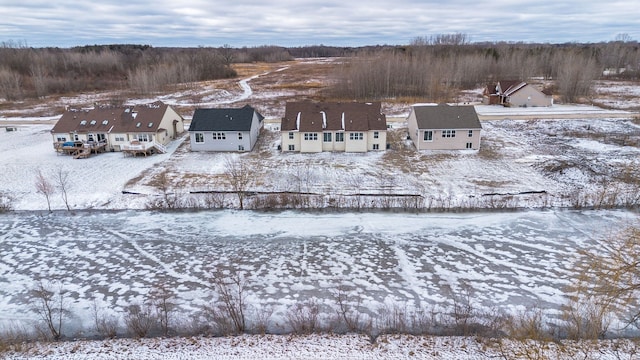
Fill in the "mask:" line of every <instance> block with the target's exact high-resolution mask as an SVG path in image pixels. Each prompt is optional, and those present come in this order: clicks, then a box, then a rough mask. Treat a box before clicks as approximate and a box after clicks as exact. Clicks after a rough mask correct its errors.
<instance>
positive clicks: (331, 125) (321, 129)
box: [280, 101, 387, 152]
mask: <svg viewBox="0 0 640 360" xmlns="http://www.w3.org/2000/svg"><path fill="white" fill-rule="evenodd" d="M380 108H381V104H380V103H379V102H376V103H355V102H354V103H337V102H325V103H314V102H310V101H303V102H288V103H287V105H286V109H285V116H284V117H283V118H282V121H281V124H280V130H281V147H282V151H283V152H294V151H295V152H322V151H344V152H367V151H382V150H384V149H386V146H387V119H386V116H385V115H384V114H382V113H381V112H380Z"/></svg>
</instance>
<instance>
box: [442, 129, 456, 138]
mask: <svg viewBox="0 0 640 360" xmlns="http://www.w3.org/2000/svg"><path fill="white" fill-rule="evenodd" d="M442 137H443V138H454V137H456V131H455V130H442Z"/></svg>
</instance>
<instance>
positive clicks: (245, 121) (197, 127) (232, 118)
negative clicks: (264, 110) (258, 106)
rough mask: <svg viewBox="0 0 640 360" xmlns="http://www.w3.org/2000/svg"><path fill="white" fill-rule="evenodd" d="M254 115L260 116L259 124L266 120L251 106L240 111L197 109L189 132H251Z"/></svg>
mask: <svg viewBox="0 0 640 360" xmlns="http://www.w3.org/2000/svg"><path fill="white" fill-rule="evenodd" d="M254 113H255V114H257V116H258V122H260V121H262V119H264V117H263V116H262V115H261V114H260V113H258V112H257V111H256V110H255V109H254V108H252V107H251V106H249V105H245V106H244V107H242V108H239V109H238V108H221V109H196V111H195V112H194V114H193V119H192V120H191V125H189V131H249V130H251V125H252V123H253V115H254Z"/></svg>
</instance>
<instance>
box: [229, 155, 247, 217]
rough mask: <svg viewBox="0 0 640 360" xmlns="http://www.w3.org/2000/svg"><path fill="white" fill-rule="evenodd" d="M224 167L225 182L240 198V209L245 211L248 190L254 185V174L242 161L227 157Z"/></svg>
mask: <svg viewBox="0 0 640 360" xmlns="http://www.w3.org/2000/svg"><path fill="white" fill-rule="evenodd" d="M224 165H225V180H226V182H227V184H228V185H229V186H230V187H231V189H232V190H233V192H235V193H236V195H237V196H238V201H239V203H240V209H244V200H245V198H246V196H247V189H248V188H249V186H250V185H251V184H252V183H253V180H254V172H253V171H252V170H251V169H249V167H248V166H247V163H246V162H245V161H242V160H241V159H233V158H231V157H227V158H226V159H225V163H224Z"/></svg>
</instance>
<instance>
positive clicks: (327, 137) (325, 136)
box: [322, 133, 331, 142]
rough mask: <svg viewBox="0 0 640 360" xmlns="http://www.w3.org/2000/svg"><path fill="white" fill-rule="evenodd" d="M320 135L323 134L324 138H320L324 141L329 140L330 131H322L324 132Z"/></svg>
mask: <svg viewBox="0 0 640 360" xmlns="http://www.w3.org/2000/svg"><path fill="white" fill-rule="evenodd" d="M322 135H323V137H324V138H323V139H322V140H323V141H324V142H331V133H324V134H322Z"/></svg>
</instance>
